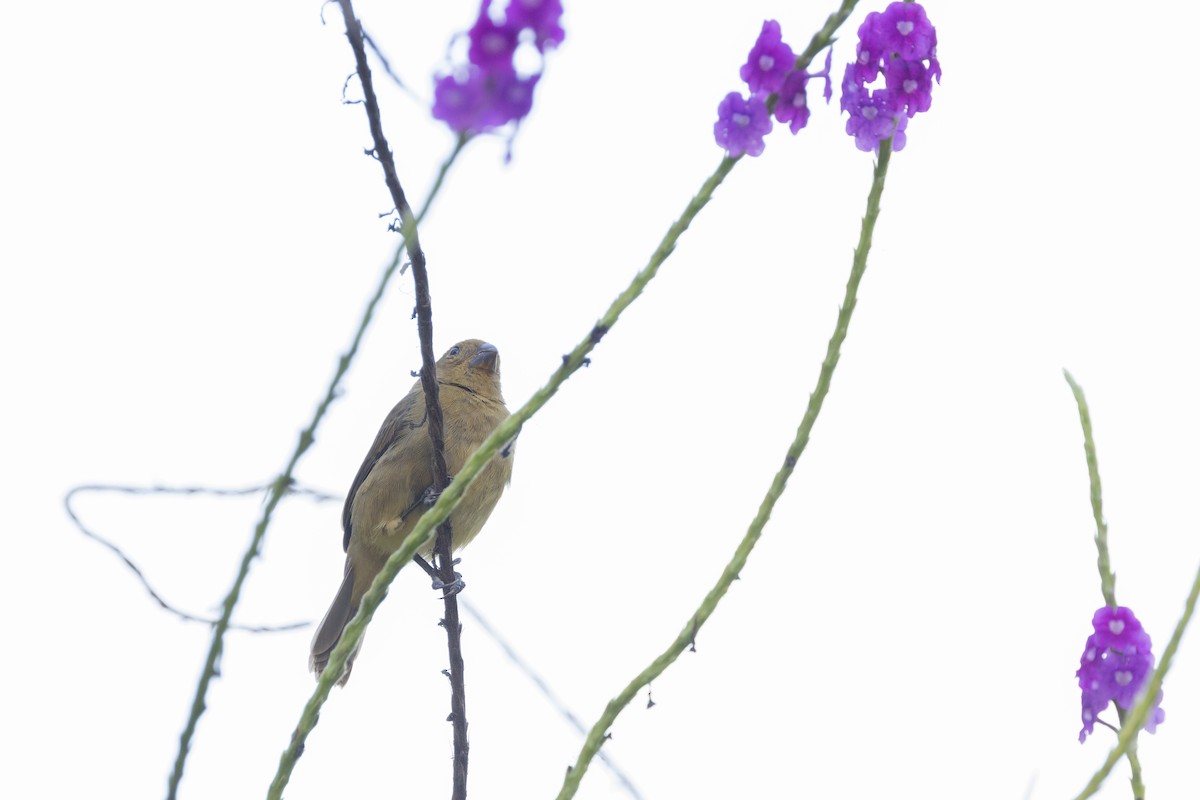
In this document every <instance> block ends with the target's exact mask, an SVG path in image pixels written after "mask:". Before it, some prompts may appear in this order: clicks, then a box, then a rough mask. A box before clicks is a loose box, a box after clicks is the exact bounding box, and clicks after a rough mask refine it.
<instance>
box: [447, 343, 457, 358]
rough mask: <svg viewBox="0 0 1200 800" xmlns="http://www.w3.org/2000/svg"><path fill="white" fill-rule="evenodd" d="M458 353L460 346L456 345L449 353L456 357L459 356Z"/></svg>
mask: <svg viewBox="0 0 1200 800" xmlns="http://www.w3.org/2000/svg"><path fill="white" fill-rule="evenodd" d="M458 351H459V346H458V345H454V347H451V348H450V352H449V353H448V355H452V356H456V355H458Z"/></svg>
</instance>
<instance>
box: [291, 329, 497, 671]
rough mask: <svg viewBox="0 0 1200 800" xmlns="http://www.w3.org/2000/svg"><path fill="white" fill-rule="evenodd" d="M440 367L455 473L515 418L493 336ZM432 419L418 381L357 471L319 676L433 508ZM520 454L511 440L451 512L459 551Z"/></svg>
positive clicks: (316, 653) (318, 639) (315, 644)
mask: <svg viewBox="0 0 1200 800" xmlns="http://www.w3.org/2000/svg"><path fill="white" fill-rule="evenodd" d="M436 371H437V382H438V389H439V400H440V402H441V406H442V416H443V419H444V422H445V425H444V429H445V441H446V450H445V453H446V468H447V469H448V470H449V471H450V475H451V476H453V475H455V474H457V473H458V471H459V470H460V469H462V466H463V464H465V463H466V460H467V457H468V456H470V455H471V453H472V452H474V451H475V449H476V448H478V447H479V445H481V444H482V443H483V440H484V439H486V438H487V437H488V436H489V435H491V433H492V431H494V430H495V429H496V426H497V425H499V424H500V423H501V422H503V421H504V420H505V419H506V418H507V417H508V409H507V408H506V407H505V406H504V398H503V397H502V396H501V395H500V353H499V352H498V351H497V350H496V348H495V346H493V345H490V344H488V343H487V342H483V341H480V340H479V339H467V340H466V341H464V342H459V343H458V344H456V345H454V347H451V348H450V349H449V350H447V351H446V354H445V355H443V356H442V357H441V358H440V359H438V362H437V370H436ZM427 421H428V416H427V415H426V413H425V392H424V390H423V389H422V388H421V381H420V380H417V382H416V383H414V384H413V387H412V389H410V390H409V392H408V394H406V395H405V396H404V399H403V400H401V401H400V402H399V403H397V404H396V407H395V408H393V409H392V410H391V413H389V414H388V415H387V419H385V420H384V421H383V426H382V427H381V428H380V429H379V434H378V435H377V436H376V437H375V443H374V444H372V445H371V449H370V451H369V452H368V453H367V457H366V459H364V460H363V463H362V466H361V467H359V469H358V474H357V475H355V476H354V483H353V484H352V485H351V486H350V493H349V494H348V495H347V496H346V505H345V507H344V508H343V510H342V528H343V531H344V536H343V539H342V547H343V548H344V549H345V551H346V571H345V577H344V579H343V580H342V586H341V588H340V589H338V593H337V597H335V598H334V599H333V605H332V606H330V608H329V611H328V612H326V614H325V618H324V619H322V620H321V624H320V625H319V626H318V627H317V633H316V635H315V636H313V641H312V654H311V656H310V657H309V660H308V666H309V669H311V670H312V671H313V672H315V673H317V675H320V674H321V671H322V670H324V669H325V666H326V665H327V664H328V663H329V654H330V652H332V651H333V648H334V645H336V644H337V643H338V640H339V639H340V638H341V636H342V629H343V628H345V627H346V623H347V622H349V621H350V619H351V618H352V617H353V616H354V614H355V612H357V611H358V604H359V601H361V600H362V596H363V595H364V594H366V591H367V589H368V588H369V587H370V586H371V582H372V581H373V580H374V579H375V576H376V575H377V574H379V571H380V570H381V569H382V568H383V564H384V562H385V561H387V559H388V556H390V555H391V554H392V553H393V552H395V551H396V549H397V548H399V547H400V543H401V542H403V541H404V539H405V537H407V536H408V535H409V534H410V533H411V532H412V530H413V528H414V527H416V524H417V520H418V519H420V518H421V515H422V514H424V513H425V510H426V509H427V508H428V507H429V506H430V505H431V500H430V498H431V497H432V489H433V445H432V443H431V442H430V440H429V430H428V429H427V427H426V422H427ZM512 452H513V446H512V445H511V444H510V445H509V446H508V447H505V448H504V450H502V451H501V452H500V453H498V454H497V455H496V457H495V458H493V459H492V460H491V461H490V462H488V464H487V466H485V467H484V468H483V471H482V472H480V473H479V476H478V478H476V480H475V482H474V483H472V484H471V486H470V488H468V489H467V491H466V494H465V495H464V496H463V498H462V501H461V502H460V503H459V505H458V506H457V507H456V508H455V509H454V512H453V513H452V514H451V515H450V523H451V529H452V531H453V535H454V539H453V545H454V548H455V549H457V548H460V547H462V546H464V545H465V544H467V542H469V541H471V539H473V538H475V535H476V534H477V533H479V530H480V529H481V528H482V527H483V524H484V522H486V521H487V518H488V516H489V515H490V514H491V513H492V509H493V508H495V507H496V503H497V501H499V500H500V495H501V493H502V492H503V491H504V487H505V486H506V485H507V484H508V481H509V478H510V477H511V475H512V462H513V459H512ZM434 541H435V540H434V539H431V540H430V544H429V545H428V546H427V547H426V548H424V549H423V551H422V552H423V554H424V555H427V556H428V555H429V554H430V553H431V552H432V550H433V542H434ZM356 653H357V651H356ZM356 653H355V654H356ZM355 654H351V656H350V659H349V660H348V661H347V662H346V669H345V672H343V674H342V677H341V679H340V680H339V681H338V682H339V683H341V684H344V683H345V682H346V680H347V679H348V678H349V677H350V667H351V665H352V663H353V660H354V655H355Z"/></svg>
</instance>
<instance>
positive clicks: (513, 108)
mask: <svg viewBox="0 0 1200 800" xmlns="http://www.w3.org/2000/svg"><path fill="white" fill-rule="evenodd" d="M539 77H540V76H538V75H534V76H532V77H529V78H521V77H519V76H518V75H517V74H516V73H515V72H512V71H508V72H488V71H486V70H483V69H480V68H479V67H476V66H474V65H472V66H471V67H469V68H468V70H467V73H466V76H465V78H464V77H463V76H456V75H447V76H445V77H443V78H439V79H438V80H437V82H436V83H435V84H434V90H433V98H434V99H433V116H434V118H435V119H440V120H442V121H443V122H445V123H446V124H447V125H449V126H450V127H451V128H452V129H453V130H455V131H457V132H458V133H472V134H475V133H485V132H487V131H490V130H493V129H495V128H499V127H502V126H504V125H507V124H508V123H509V122H515V121H516V120H519V119H521V118H523V117H524V116H525V115H526V114H528V113H529V111H530V109H531V108H532V107H533V89H534V87H535V86H536V85H537V81H538V78H539Z"/></svg>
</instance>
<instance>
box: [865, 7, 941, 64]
mask: <svg viewBox="0 0 1200 800" xmlns="http://www.w3.org/2000/svg"><path fill="white" fill-rule="evenodd" d="M875 24H876V33H875V35H876V36H877V37H878V41H879V42H880V43H881V44H882V45H883V48H884V50H885V51H886V52H887V53H889V54H892V53H894V54H896V56H897V57H899V58H902V59H904V60H905V61H924V60H925V59H927V58H929V57H930V56H931V55H933V48H934V47H935V46H936V45H937V32H936V31H935V30H934V29H933V25H931V24H930V23H929V18H928V17H926V16H925V9H924V8H923V7H922V6H921V4H920V3H904V2H896V3H892V4H891V5H890V6H888V7H887V10H886V11H884V12H883V13H882V14H881V15H880V16H879V18H878V19H877V20H875Z"/></svg>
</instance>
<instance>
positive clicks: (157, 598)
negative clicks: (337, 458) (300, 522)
mask: <svg viewBox="0 0 1200 800" xmlns="http://www.w3.org/2000/svg"><path fill="white" fill-rule="evenodd" d="M270 488H271V487H270V486H261V485H260V486H247V487H244V488H241V489H216V488H213V487H211V486H116V485H109V484H90V485H83V486H76V487H74V488H72V489H71V490H70V491H68V492H67V494H66V496H65V497H63V508H64V509H66V512H67V516H68V517H70V518H71V522H73V523H75V527H76V528H78V529H79V532H80V533H82V534H83V535H84V536H86V537H88V538H89V539H91V540H92V541H94V542H97V543H98V544H100V545H101V546H103V547H105V548H107V549H108V550H109V551H111V552H112V553H113V554H114V555H116V557H117V558H119V559H121V561H122V562H124V564H125V566H126V567H127V568H128V569H129V571H130V572H132V573H133V574H134V576H135V577H136V578H137V579H138V581H139V582H140V583H141V584H142V588H143V589H145V590H146V593H147V594H149V595H150V597H151V598H152V599H153V600H154V602H156V603H158V605H159V606H160V607H162V609H163V610H164V611H166V612H168V613H170V614H174V615H175V616H177V617H179V618H180V619H181V620H183V621H185V622H200V623H203V624H205V625H216V624H217V622H218V619H217V618H216V617H201V616H198V615H196V614H191V613H189V612H187V611H184V610H183V609H181V608H179V607H178V606H175V605H172V604H171V603H168V602H167V601H166V599H165V598H163V596H162V595H161V594H159V593H158V592H157V591H155V589H154V587H153V586H151V585H150V580H149V579H148V578H147V577H146V574H145V573H144V572H142V570H141V568H140V567H138V565H137V564H135V563H134V562H133V559H131V558H130V557H129V556H128V555H126V553H125V551H124V550H122V549H121V547H119V546H118V545H117V544H115V543H114V542H113V541H111V540H110V539H107V538H105V537H103V536H101V535H100V534H98V533H96V532H95V531H93V530H92V529H90V528H88V527H87V526H86V525H84V524H83V520H81V519H80V518H79V515H78V514H76V513H75V509H74V507H73V506H72V505H71V501H72V500H73V499H74V498H75V496H76V495H78V494H84V493H87V492H107V493H117V494H133V495H148V494H177V495H178V494H181V495H211V496H215V497H244V496H246V495H250V494H259V493H260V492H265V491H267V490H268V489H270ZM287 493H288V494H295V495H306V496H308V497H312V498H314V499H316V500H317V501H318V502H323V501H327V500H337V499H338V498H336V497H334V496H333V495H331V494H326V493H325V492H319V491H317V490H315V489H307V488H298V487H295V486H292V487H290V488H289V489H288V490H287ZM311 624H312V621H311V620H309V621H304V622H289V623H286V624H283V625H239V624H235V623H232V622H231V623H229V626H228V628H229V630H235V631H246V632H248V633H279V632H281V631H293V630H296V629H297V628H306V627H308V626H309V625H311Z"/></svg>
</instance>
